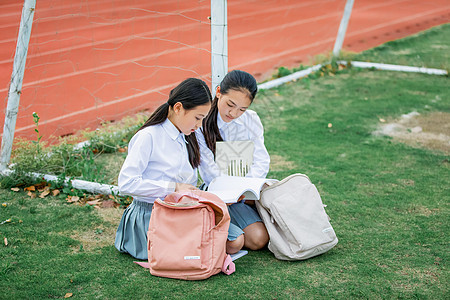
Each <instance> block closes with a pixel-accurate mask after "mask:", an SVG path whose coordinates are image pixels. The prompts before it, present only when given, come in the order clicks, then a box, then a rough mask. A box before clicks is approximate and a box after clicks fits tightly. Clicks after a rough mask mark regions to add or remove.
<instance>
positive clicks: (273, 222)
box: [255, 174, 338, 260]
mask: <svg viewBox="0 0 450 300" xmlns="http://www.w3.org/2000/svg"><path fill="white" fill-rule="evenodd" d="M255 204H256V208H257V209H258V212H259V215H260V216H261V218H262V220H263V222H264V224H265V225H266V228H267V231H268V232H269V236H270V241H269V246H268V247H269V250H270V251H271V252H272V253H273V254H274V255H275V257H276V258H278V259H281V260H302V259H307V258H311V257H313V256H316V255H319V254H322V253H325V252H327V251H328V250H330V249H331V248H333V247H334V246H335V245H336V244H337V242H338V239H337V237H336V234H335V232H334V230H333V227H331V224H330V222H329V218H328V215H327V214H326V212H325V209H324V206H323V204H322V200H321V198H320V195H319V192H318V191H317V188H316V187H315V185H313V184H312V183H311V181H310V180H309V178H308V176H306V175H303V174H293V175H290V176H288V177H286V178H285V179H283V180H281V181H279V182H277V183H274V184H271V185H270V186H268V187H266V188H265V189H263V190H262V192H261V198H260V200H259V201H255Z"/></svg>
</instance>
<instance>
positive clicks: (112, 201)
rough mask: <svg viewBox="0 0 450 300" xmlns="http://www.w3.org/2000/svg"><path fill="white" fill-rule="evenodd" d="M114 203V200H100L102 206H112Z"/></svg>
mask: <svg viewBox="0 0 450 300" xmlns="http://www.w3.org/2000/svg"><path fill="white" fill-rule="evenodd" d="M115 203H116V202H115V201H114V200H105V201H103V202H102V208H114V207H115Z"/></svg>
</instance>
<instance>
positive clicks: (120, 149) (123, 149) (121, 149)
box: [117, 148, 127, 153]
mask: <svg viewBox="0 0 450 300" xmlns="http://www.w3.org/2000/svg"><path fill="white" fill-rule="evenodd" d="M117 151H119V152H121V153H124V152H126V151H127V149H125V148H119V149H118V150H117Z"/></svg>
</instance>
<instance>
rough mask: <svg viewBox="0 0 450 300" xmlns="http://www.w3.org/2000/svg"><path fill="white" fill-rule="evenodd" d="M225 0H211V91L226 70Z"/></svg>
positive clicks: (226, 28) (226, 26)
mask: <svg viewBox="0 0 450 300" xmlns="http://www.w3.org/2000/svg"><path fill="white" fill-rule="evenodd" d="M227 31H228V25H227V0H211V85H212V86H211V91H212V93H213V95H215V92H216V91H215V89H216V87H217V86H218V85H219V84H220V82H221V81H222V79H223V78H224V77H225V75H226V74H227V72H228V33H227Z"/></svg>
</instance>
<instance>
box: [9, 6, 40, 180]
mask: <svg viewBox="0 0 450 300" xmlns="http://www.w3.org/2000/svg"><path fill="white" fill-rule="evenodd" d="M35 7H36V0H25V2H24V5H23V9H22V19H21V20H20V28H19V36H18V38H17V46H16V54H15V55H14V65H13V72H12V75H11V82H10V85H9V93H8V104H7V106H6V113H5V125H4V127H3V138H2V150H1V158H0V171H3V170H5V169H6V167H7V166H8V164H9V160H10V158H11V149H12V145H13V140H14V130H15V128H16V119H17V113H18V112H19V100H20V94H21V93H22V83H23V74H24V71H25V63H26V60H27V52H28V43H29V42H30V35H31V26H32V24H33V16H34V10H35ZM30 117H31V116H30Z"/></svg>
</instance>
